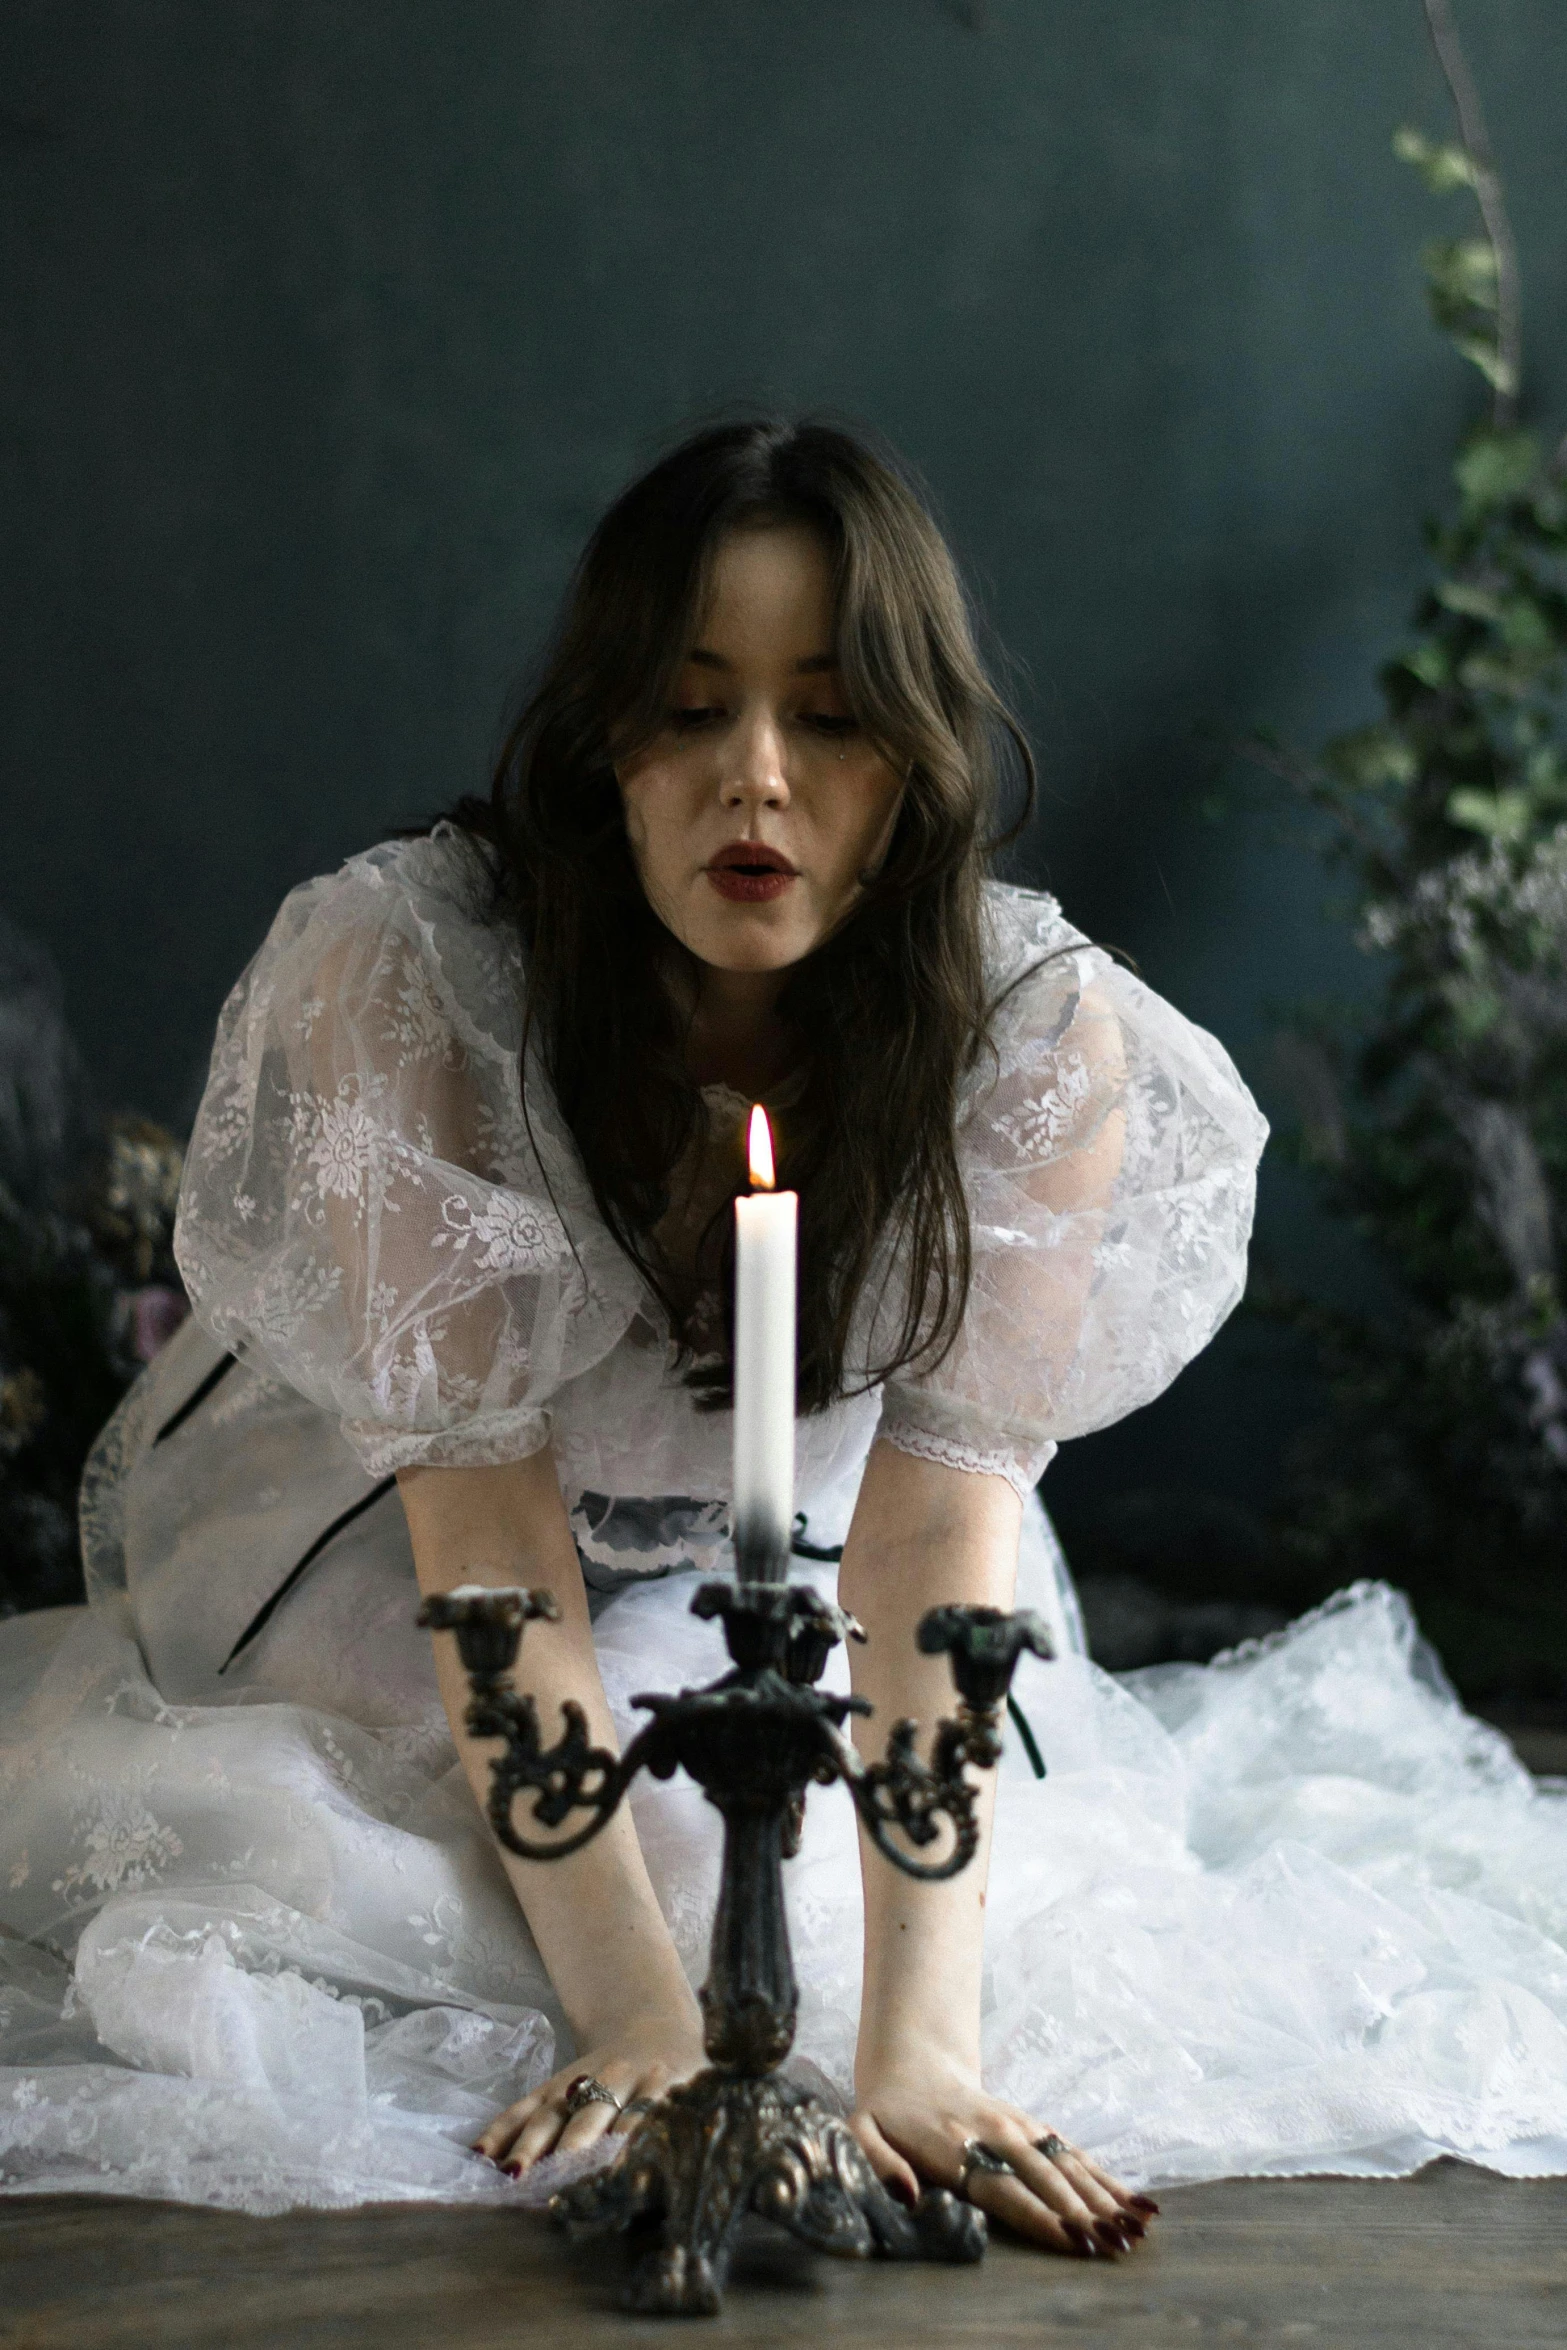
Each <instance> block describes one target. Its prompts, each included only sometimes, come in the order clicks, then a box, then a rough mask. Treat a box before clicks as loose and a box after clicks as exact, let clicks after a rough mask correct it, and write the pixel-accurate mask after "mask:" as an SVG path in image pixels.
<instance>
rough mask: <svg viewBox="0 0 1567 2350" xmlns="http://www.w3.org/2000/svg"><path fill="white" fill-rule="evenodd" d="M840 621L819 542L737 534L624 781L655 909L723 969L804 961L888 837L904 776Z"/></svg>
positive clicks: (785, 531)
mask: <svg viewBox="0 0 1567 2350" xmlns="http://www.w3.org/2000/svg"><path fill="white" fill-rule="evenodd" d="M833 618H834V615H833V598H832V574H831V569H830V566H829V563H828V558H827V552H826V549H825V548H824V546H823V545H822V543H821V541H820V540H819V539H818V538H817V536H816V534H815V533H814V532H813V531H810V530H808V529H805V528H803V527H801V526H795V525H789V526H784V525H773V526H769V527H766V528H757V529H753V530H739V531H736V532H735V533H734V534H733V535H732V536H731V537H729V538H728V539H726V540H725V541H724V542H723V544H722V545H721V547H720V548H719V550H718V555H717V558H716V561H715V564H714V571H713V592H712V601H711V603H710V605H709V607H708V611H707V615H706V617H705V619H704V620H703V622H702V625H701V627H700V629H699V631H698V634H697V641H696V643H695V645H694V646H693V648H692V651H691V654H690V658H689V659H688V660H687V662H686V664H685V666H684V668H683V669H682V670H681V672H680V675H679V678H678V679H677V681H676V687H675V695H674V701H673V705H672V707H671V709H670V711H669V714H668V717H667V719H666V721H665V724H664V726H663V728H662V729H661V731H660V732H659V733H658V735H657V736H656V737H655V738H654V740H653V741H652V742H650V743H649V744H648V745H647V747H646V748H645V749H644V750H641V751H639V752H637V754H636V755H635V757H634V758H631V759H628V760H627V761H625V762H624V763H623V764H622V766H621V767H620V768H619V770H618V773H619V778H620V790H621V798H622V800H623V802H624V806H625V811H626V832H627V836H628V838H629V840H630V843H631V853H632V855H633V857H634V858H635V860H636V866H637V871H638V873H639V874H640V876H641V880H642V887H643V888H644V890H645V891H646V892H647V897H648V902H649V904H650V905H651V906H652V908H653V911H654V913H655V914H657V916H658V917H659V920H660V921H661V922H662V923H663V924H664V925H665V927H666V928H667V929H669V930H671V931H673V933H674V935H675V937H676V938H678V939H679V940H680V942H681V944H682V945H683V946H686V947H688V948H689V949H690V951H691V953H692V954H693V955H695V956H696V957H697V958H698V960H699V961H700V962H703V963H706V964H710V965H712V966H713V967H715V968H716V969H718V970H721V971H753V972H761V971H781V970H784V969H785V968H787V966H788V965H789V964H791V963H798V962H799V961H801V959H802V958H803V957H804V956H806V955H808V954H810V953H811V952H812V950H813V949H814V948H816V947H818V946H820V945H821V943H822V941H823V940H824V939H825V938H827V937H828V936H829V935H830V934H831V933H832V932H833V931H834V930H835V929H836V928H837V927H838V925H839V924H840V923H841V922H842V921H843V919H844V917H845V916H846V915H847V914H848V913H849V912H850V910H851V908H852V907H853V905H854V903H855V901H856V899H857V898H858V896H859V895H860V890H861V882H862V876H864V875H866V874H867V873H869V872H873V871H874V870H875V868H876V866H877V865H878V864H879V863H880V861H881V859H882V858H883V856H884V855H885V854H886V851H887V846H888V844H889V842H890V840H891V838H892V828H893V824H894V822H895V821H896V818H897V813H898V802H899V799H900V797H901V794H902V790H903V782H902V778H901V777H900V776H898V775H897V774H896V773H895V772H894V771H893V769H892V768H891V767H889V766H888V764H887V762H886V760H885V759H884V758H883V757H882V755H881V753H880V751H878V750H877V749H876V747H875V746H874V744H872V743H870V742H869V741H867V739H866V737H865V735H864V734H863V733H862V732H861V731H860V728H859V726H858V725H857V724H856V722H855V720H854V717H853V715H852V714H851V712H850V709H849V705H848V703H847V701H846V700H845V698H844V692H843V681H842V679H841V678H840V677H839V674H838V664H837V658H836V655H835V653H834V650H833V645H834V638H835V633H836V632H835V630H834V626H833Z"/></svg>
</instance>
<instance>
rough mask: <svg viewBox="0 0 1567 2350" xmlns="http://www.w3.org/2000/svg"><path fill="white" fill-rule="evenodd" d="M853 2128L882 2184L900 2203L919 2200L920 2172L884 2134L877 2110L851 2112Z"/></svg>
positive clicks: (865, 2155) (850, 2122) (862, 2150)
mask: <svg viewBox="0 0 1567 2350" xmlns="http://www.w3.org/2000/svg"><path fill="white" fill-rule="evenodd" d="M849 2128H850V2130H851V2131H852V2132H853V2134H854V2136H855V2138H856V2139H857V2140H858V2142H859V2147H860V2151H861V2153H862V2154H863V2155H864V2157H865V2159H866V2161H867V2162H868V2163H869V2164H870V2166H871V2169H872V2170H873V2171H874V2172H875V2173H876V2176H877V2177H878V2178H879V2179H880V2181H881V2183H882V2185H883V2186H884V2187H885V2188H886V2189H887V2190H888V2192H889V2193H890V2194H892V2195H895V2196H896V2197H897V2199H898V2201H899V2202H900V2203H917V2202H918V2200H919V2193H920V2182H919V2174H918V2172H917V2171H916V2170H915V2168H914V2165H913V2164H912V2163H911V2162H910V2161H909V2160H908V2158H907V2156H906V2155H902V2154H900V2153H899V2152H898V2149H897V2148H896V2146H892V2145H889V2143H888V2141H887V2140H886V2138H884V2137H883V2135H882V2131H881V2125H880V2123H879V2122H878V2121H877V2119H876V2116H875V2115H874V2114H873V2113H867V2112H865V2111H864V2110H863V2108H862V2110H861V2111H860V2112H858V2113H856V2114H853V2115H851V2117H850V2120H849Z"/></svg>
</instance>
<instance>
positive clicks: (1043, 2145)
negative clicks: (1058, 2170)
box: [1034, 2130, 1072, 2162]
mask: <svg viewBox="0 0 1567 2350" xmlns="http://www.w3.org/2000/svg"><path fill="white" fill-rule="evenodd" d="M1071 2151H1072V2149H1071V2147H1070V2146H1069V2145H1068V2144H1067V2142H1066V2140H1065V2139H1064V2138H1059V2137H1057V2135H1056V2133H1055V2131H1054V2130H1047V2131H1046V2132H1045V2134H1044V2136H1043V2137H1042V2138H1036V2139H1035V2140H1034V2152H1035V2153H1036V2154H1042V2155H1043V2156H1044V2158H1045V2160H1046V2161H1047V2162H1054V2161H1055V2158H1056V2156H1057V2155H1058V2154H1070V2153H1071Z"/></svg>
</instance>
